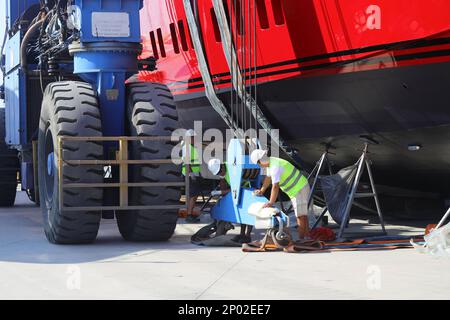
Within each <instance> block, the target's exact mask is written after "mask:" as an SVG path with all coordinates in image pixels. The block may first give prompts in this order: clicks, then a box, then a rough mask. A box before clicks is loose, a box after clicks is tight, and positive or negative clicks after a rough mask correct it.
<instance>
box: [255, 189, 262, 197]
mask: <svg viewBox="0 0 450 320" xmlns="http://www.w3.org/2000/svg"><path fill="white" fill-rule="evenodd" d="M263 194H264V192H262V191H261V190H255V191H253V195H254V196H258V197H260V196H262V195H263Z"/></svg>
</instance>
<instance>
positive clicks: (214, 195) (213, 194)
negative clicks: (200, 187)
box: [211, 190, 222, 197]
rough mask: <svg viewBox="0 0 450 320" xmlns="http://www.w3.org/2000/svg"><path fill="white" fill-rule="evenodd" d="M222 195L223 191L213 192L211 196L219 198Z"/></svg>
mask: <svg viewBox="0 0 450 320" xmlns="http://www.w3.org/2000/svg"><path fill="white" fill-rule="evenodd" d="M221 195H222V191H220V190H214V191H211V196H213V197H218V196H221Z"/></svg>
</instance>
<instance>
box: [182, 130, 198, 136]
mask: <svg viewBox="0 0 450 320" xmlns="http://www.w3.org/2000/svg"><path fill="white" fill-rule="evenodd" d="M196 135H197V133H195V131H194V130H192V129H189V130H187V131H186V133H185V134H184V136H185V137H195V136H196Z"/></svg>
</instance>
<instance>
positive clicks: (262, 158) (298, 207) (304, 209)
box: [250, 149, 310, 240]
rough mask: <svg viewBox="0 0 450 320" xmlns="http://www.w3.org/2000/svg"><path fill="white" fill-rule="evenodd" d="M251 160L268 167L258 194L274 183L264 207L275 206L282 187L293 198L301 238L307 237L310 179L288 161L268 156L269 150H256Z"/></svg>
mask: <svg viewBox="0 0 450 320" xmlns="http://www.w3.org/2000/svg"><path fill="white" fill-rule="evenodd" d="M250 160H251V161H252V163H254V164H258V165H259V166H260V167H261V168H266V169H267V177H266V179H265V180H264V183H263V186H262V187H261V189H260V190H258V191H257V192H256V194H257V195H263V194H264V193H265V192H266V190H267V189H268V188H269V186H270V185H271V184H272V191H271V194H270V200H269V202H268V203H266V204H265V205H264V207H266V208H267V207H273V206H274V204H275V203H276V201H277V199H278V194H279V191H280V189H281V191H283V192H284V193H286V194H287V195H288V196H289V198H290V199H291V202H292V207H293V208H294V211H295V216H296V217H297V224H298V229H297V230H298V235H299V239H300V240H303V239H305V238H307V237H308V235H309V221H308V199H309V193H310V187H309V183H308V179H307V178H306V177H305V176H304V175H302V174H301V172H300V170H298V169H297V168H295V167H294V166H293V165H292V164H291V163H289V162H288V161H286V160H283V159H280V158H275V157H268V156H267V150H261V149H257V150H254V151H253V152H252V154H251V155H250Z"/></svg>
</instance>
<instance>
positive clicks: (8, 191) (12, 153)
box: [0, 108, 19, 207]
mask: <svg viewBox="0 0 450 320" xmlns="http://www.w3.org/2000/svg"><path fill="white" fill-rule="evenodd" d="M18 170H19V158H18V155H17V151H16V150H12V149H9V148H8V146H7V145H6V142H5V109H4V108H0V188H1V191H0V207H12V206H13V205H14V202H15V200H16V193H17V172H18Z"/></svg>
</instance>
